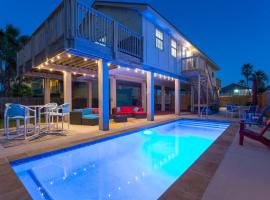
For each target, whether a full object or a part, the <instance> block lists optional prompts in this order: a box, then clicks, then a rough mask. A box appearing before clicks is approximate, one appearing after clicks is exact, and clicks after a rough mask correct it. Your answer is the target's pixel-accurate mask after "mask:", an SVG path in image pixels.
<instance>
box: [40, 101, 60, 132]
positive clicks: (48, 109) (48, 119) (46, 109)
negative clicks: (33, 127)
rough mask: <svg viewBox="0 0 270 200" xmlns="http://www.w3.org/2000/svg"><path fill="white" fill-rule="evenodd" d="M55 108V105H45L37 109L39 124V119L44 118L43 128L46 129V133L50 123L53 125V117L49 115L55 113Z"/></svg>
mask: <svg viewBox="0 0 270 200" xmlns="http://www.w3.org/2000/svg"><path fill="white" fill-rule="evenodd" d="M57 106H58V105H57V103H47V104H45V105H44V106H43V107H40V108H39V122H40V120H41V117H42V116H44V117H45V127H46V129H47V130H46V131H50V125H51V123H53V117H52V116H51V114H52V113H54V112H57ZM39 128H41V127H39ZM39 130H40V129H39Z"/></svg>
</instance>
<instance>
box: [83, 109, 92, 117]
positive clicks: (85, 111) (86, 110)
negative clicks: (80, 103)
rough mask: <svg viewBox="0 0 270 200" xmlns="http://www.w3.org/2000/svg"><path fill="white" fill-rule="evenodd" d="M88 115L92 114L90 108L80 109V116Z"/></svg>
mask: <svg viewBox="0 0 270 200" xmlns="http://www.w3.org/2000/svg"><path fill="white" fill-rule="evenodd" d="M90 114H93V112H92V108H85V109H82V115H90Z"/></svg>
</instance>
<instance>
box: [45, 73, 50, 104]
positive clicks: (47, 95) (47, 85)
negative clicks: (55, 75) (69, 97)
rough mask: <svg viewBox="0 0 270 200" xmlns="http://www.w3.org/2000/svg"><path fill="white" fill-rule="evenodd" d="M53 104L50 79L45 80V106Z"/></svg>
mask: <svg viewBox="0 0 270 200" xmlns="http://www.w3.org/2000/svg"><path fill="white" fill-rule="evenodd" d="M50 102H51V92H50V79H49V78H45V79H44V104H48V103H50Z"/></svg>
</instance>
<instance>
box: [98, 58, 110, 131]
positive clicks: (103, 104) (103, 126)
mask: <svg viewBox="0 0 270 200" xmlns="http://www.w3.org/2000/svg"><path fill="white" fill-rule="evenodd" d="M98 106H99V130H102V131H107V130H109V68H108V62H106V61H105V60H102V59H99V60H98Z"/></svg>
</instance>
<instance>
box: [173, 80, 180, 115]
mask: <svg viewBox="0 0 270 200" xmlns="http://www.w3.org/2000/svg"><path fill="white" fill-rule="evenodd" d="M174 90H175V92H174V98H175V114H176V115H180V111H181V94H180V93H181V85H180V80H179V79H175V81H174Z"/></svg>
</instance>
